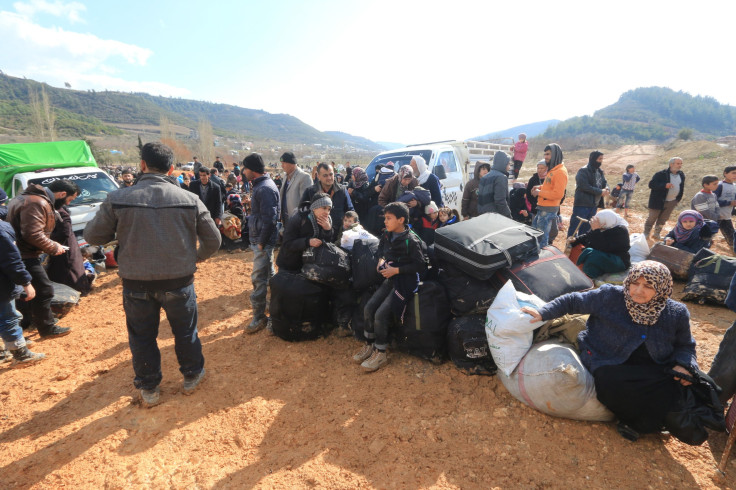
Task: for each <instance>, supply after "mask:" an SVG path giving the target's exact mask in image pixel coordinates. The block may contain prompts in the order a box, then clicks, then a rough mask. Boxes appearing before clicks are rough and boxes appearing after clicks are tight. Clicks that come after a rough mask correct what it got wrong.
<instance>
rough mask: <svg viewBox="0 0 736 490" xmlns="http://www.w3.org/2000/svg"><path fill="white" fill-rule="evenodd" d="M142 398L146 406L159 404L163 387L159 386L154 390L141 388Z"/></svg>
mask: <svg viewBox="0 0 736 490" xmlns="http://www.w3.org/2000/svg"><path fill="white" fill-rule="evenodd" d="M141 400H143V406H144V407H146V408H151V407H154V406H156V405H158V404H159V403H161V388H159V387H158V386H157V387H155V388H154V389H152V390H141Z"/></svg>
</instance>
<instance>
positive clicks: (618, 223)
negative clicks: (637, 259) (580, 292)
mask: <svg viewBox="0 0 736 490" xmlns="http://www.w3.org/2000/svg"><path fill="white" fill-rule="evenodd" d="M590 227H591V228H592V230H591V231H590V232H588V233H586V234H584V235H579V236H577V237H574V236H573V237H570V238H568V239H567V241H568V243H570V244H571V245H572V246H575V245H577V244H578V243H580V244H582V245H583V246H585V249H583V251H582V252H581V253H580V256H579V257H578V261H577V264H578V265H580V264H582V265H583V272H585V274H587V276H588V277H590V278H595V277H598V276H601V275H603V274H608V273H609V272H620V271H625V270H626V269H628V268H629V267H630V266H631V258H630V257H629V247H630V245H629V224H628V223H627V222H626V221H625V220H624V219H623V218H622V217H621V216H619V215H618V214H616V213H615V212H613V211H611V210H610V209H604V210H603V211H601V212H599V213H598V214H596V215H595V216H593V217H592V218H591V219H590Z"/></svg>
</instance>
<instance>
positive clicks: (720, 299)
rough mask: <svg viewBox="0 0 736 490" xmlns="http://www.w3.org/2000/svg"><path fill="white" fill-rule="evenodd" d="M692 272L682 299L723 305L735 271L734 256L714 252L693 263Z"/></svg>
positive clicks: (735, 261)
mask: <svg viewBox="0 0 736 490" xmlns="http://www.w3.org/2000/svg"><path fill="white" fill-rule="evenodd" d="M692 272H693V276H692V279H690V280H689V281H688V282H687V285H686V286H685V290H684V293H685V294H684V295H683V296H682V299H683V301H694V302H698V303H700V304H703V303H706V302H708V303H715V304H719V305H723V304H725V303H726V295H727V294H728V287H729V286H730V285H731V279H732V278H733V275H734V273H736V258H734V257H728V256H726V255H718V254H714V255H711V256H710V257H706V258H703V259H700V260H698V261H697V262H695V263H693V271H692Z"/></svg>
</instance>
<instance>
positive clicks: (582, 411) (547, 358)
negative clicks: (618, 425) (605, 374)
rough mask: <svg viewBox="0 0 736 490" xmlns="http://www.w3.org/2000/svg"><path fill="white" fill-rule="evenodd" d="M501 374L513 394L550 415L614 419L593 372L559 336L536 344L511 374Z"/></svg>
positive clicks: (603, 419)
mask: <svg viewBox="0 0 736 490" xmlns="http://www.w3.org/2000/svg"><path fill="white" fill-rule="evenodd" d="M498 377H499V378H501V382H502V383H503V385H504V386H505V387H506V389H507V390H509V393H511V395H513V397H514V398H516V399H517V400H519V401H520V402H522V403H524V404H526V405H528V406H530V407H531V408H533V409H535V410H538V411H540V412H543V413H546V414H548V415H552V416H554V417H562V418H566V419H574V420H591V421H601V422H608V421H610V420H613V419H614V415H613V413H611V411H610V410H608V409H607V408H606V407H605V406H604V405H603V404H602V403H601V402H599V401H598V398H596V394H595V381H594V380H593V375H592V374H590V373H589V372H588V370H587V369H585V366H583V363H582V362H581V361H580V357H579V356H578V354H577V353H576V352H575V349H573V348H572V346H570V345H568V344H563V343H560V342H558V341H556V340H548V341H546V342H542V343H539V344H536V345H534V346H533V347H532V348H531V349H529V352H528V353H527V354H526V355H525V356H524V358H523V359H522V360H521V362H520V363H519V366H518V367H517V368H516V370H514V372H512V373H511V375H506V374H504V373H503V372H501V371H499V372H498Z"/></svg>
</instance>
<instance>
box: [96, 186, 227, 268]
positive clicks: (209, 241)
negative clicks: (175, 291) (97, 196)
mask: <svg viewBox="0 0 736 490" xmlns="http://www.w3.org/2000/svg"><path fill="white" fill-rule="evenodd" d="M116 234H117V239H118V241H119V249H118V258H117V261H118V266H119V274H120V277H122V278H123V279H132V280H136V281H160V280H165V279H178V278H182V277H186V276H189V275H192V274H194V272H195V271H196V270H197V266H196V262H197V259H201V260H204V259H206V258H208V257H210V256H212V255H213V254H214V253H215V252H217V250H218V249H219V248H220V231H219V230H218V229H217V226H215V222H214V221H212V218H211V217H210V213H209V211H207V208H206V207H205V206H204V204H203V203H202V201H200V199H199V197H197V196H196V195H195V194H192V193H191V192H188V191H185V190H184V189H182V188H181V187H179V186H178V185H176V184H175V183H174V181H173V180H172V179H171V178H169V177H167V176H166V175H163V174H156V173H146V174H143V176H141V178H140V179H138V183H137V184H136V185H134V186H132V187H126V188H123V189H118V190H116V191H113V192H111V193H109V194H108V195H107V199H106V200H105V202H103V203H102V206H100V209H99V211H98V212H97V214H96V215H95V217H94V218H93V219H92V221H90V222H89V223H88V224H87V227H86V228H85V229H84V239H85V240H87V242H89V243H90V244H92V245H103V244H105V243H109V242H111V241H112V240H114V239H115V236H116ZM198 239H199V243H200V247H199V249H197V240H198Z"/></svg>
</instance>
